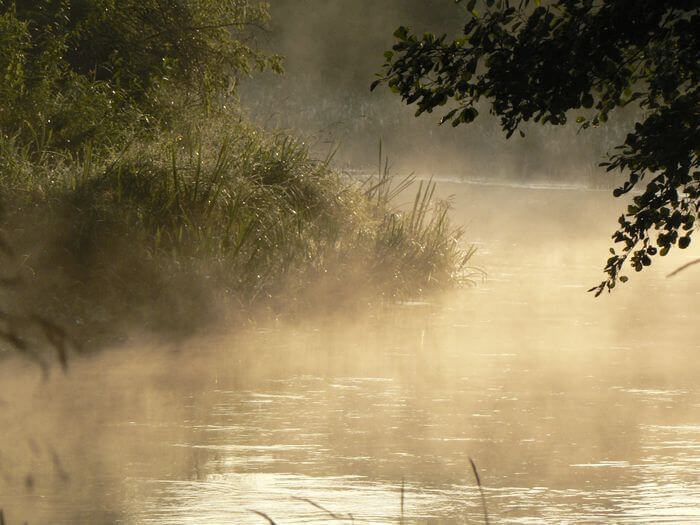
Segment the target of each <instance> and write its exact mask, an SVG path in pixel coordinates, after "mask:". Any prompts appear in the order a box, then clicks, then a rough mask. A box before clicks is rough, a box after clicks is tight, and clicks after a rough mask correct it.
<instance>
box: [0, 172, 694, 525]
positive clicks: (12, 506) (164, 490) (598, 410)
mask: <svg viewBox="0 0 700 525" xmlns="http://www.w3.org/2000/svg"><path fill="white" fill-rule="evenodd" d="M442 191H444V192H445V193H446V194H447V193H454V194H455V197H454V204H455V218H456V220H457V221H459V222H462V223H464V224H467V225H468V230H467V231H468V233H467V238H471V239H474V240H475V242H476V243H477V245H478V246H479V256H478V257H477V258H476V259H475V260H474V261H475V264H477V265H480V266H483V267H484V268H485V269H486V270H487V272H488V278H487V280H486V281H485V282H484V283H481V282H480V283H479V284H478V286H476V287H474V288H468V289H465V290H462V291H460V292H458V293H455V294H453V295H452V296H450V297H446V298H441V299H439V300H431V301H414V302H411V303H402V304H396V305H393V306H391V307H388V308H386V309H384V310H382V311H376V310H368V312H366V315H359V316H358V315H353V316H349V317H348V318H345V319H340V318H338V317H337V316H336V318H334V319H331V320H329V319H325V320H318V319H317V320H313V321H308V322H306V321H305V322H300V323H297V324H293V323H287V324H283V323H276V324H272V325H270V326H264V327H260V326H258V327H256V328H254V329H253V328H251V329H246V330H242V331H237V332H236V333H233V334H226V335H222V336H216V337H214V336H213V337H211V338H209V339H206V340H198V341H192V342H189V343H187V344H186V345H184V346H183V347H179V348H166V349H163V348H151V347H148V346H147V345H134V347H133V348H128V349H122V350H120V351H118V352H117V351H114V352H107V353H105V354H101V355H99V356H96V357H93V358H90V359H82V360H77V361H74V362H73V364H72V367H71V368H70V371H69V373H68V374H67V375H65V376H62V375H60V374H58V373H54V374H52V376H51V379H50V380H49V381H48V382H47V383H42V382H41V380H40V377H39V373H38V371H36V370H34V369H33V368H32V367H31V366H29V365H21V366H20V365H17V366H14V365H13V366H9V365H8V366H6V367H5V368H4V369H3V371H2V372H0V376H1V377H0V380H1V381H2V385H3V386H2V393H0V409H1V412H0V429H2V430H0V507H2V508H3V509H4V513H5V519H6V522H7V523H8V524H14V523H22V522H24V521H27V522H28V523H30V524H42V523H56V524H64V523H65V524H69V523H70V524H75V523H86V524H87V523H89V524H93V523H98V524H99V523H125V524H137V523H148V524H158V525H164V524H188V523H189V524H200V523H212V524H217V523H221V524H224V523H226V524H230V523H243V524H247V523H250V524H255V523H266V521H265V519H264V518H263V517H261V516H260V515H257V514H255V513H253V512H252V510H257V511H260V512H264V513H266V514H267V515H269V516H270V517H271V518H273V519H274V520H275V521H276V522H277V523H280V524H284V523H314V522H316V523H328V522H334V521H342V519H344V518H345V519H350V516H352V518H353V519H354V521H355V522H358V523H396V522H398V518H399V516H400V491H401V485H402V481H403V484H404V491H405V509H404V515H405V522H406V523H449V522H455V523H458V522H465V521H468V522H473V523H479V522H481V521H483V511H482V507H481V500H480V496H479V493H478V490H477V488H476V486H475V482H474V477H473V475H472V472H471V468H470V466H469V458H472V459H473V460H474V461H475V462H476V464H477V465H478V468H479V470H480V473H481V477H482V480H483V483H484V485H485V495H486V499H487V503H488V511H489V514H490V516H491V518H492V521H494V522H497V523H523V524H524V523H601V522H614V523H659V522H668V523H681V522H687V523H692V522H696V523H697V522H700V476H698V473H700V387H698V377H700V374H699V372H700V360H699V359H698V355H700V354H699V352H700V337H699V336H700V312H699V311H698V304H699V299H700V278H699V277H700V274H698V270H693V269H688V270H687V271H686V272H682V273H681V274H679V275H678V276H676V277H674V278H672V279H666V278H665V277H664V276H665V275H666V273H668V272H669V271H671V270H672V269H674V268H675V267H677V266H679V265H680V264H682V263H683V262H686V261H688V260H690V258H692V257H693V256H698V251H697V250H695V251H691V250H690V249H689V250H688V251H687V253H684V252H679V253H678V254H676V255H675V256H674V257H671V256H669V257H668V258H666V259H665V260H660V261H659V263H658V264H656V265H655V266H654V267H652V268H650V269H649V270H647V271H645V272H644V273H643V274H641V275H636V274H635V275H633V276H632V279H631V280H630V282H629V283H627V284H626V285H624V286H622V287H620V288H619V289H618V290H616V291H615V293H614V294H612V295H610V296H609V297H601V298H599V299H595V300H594V299H593V298H592V296H591V295H590V294H586V293H585V290H586V289H587V288H590V287H591V286H593V285H595V284H596V283H597V282H598V281H599V280H600V279H602V272H601V268H602V266H603V263H604V259H605V258H606V253H607V248H608V236H609V234H610V233H612V232H611V228H612V227H614V225H615V218H616V213H617V211H618V209H621V206H622V204H621V203H613V202H612V198H611V197H610V196H609V195H607V194H605V193H602V192H588V191H582V190H577V189H571V188H568V189H561V188H547V187H543V186H538V187H536V188H527V187H522V186H521V187H508V186H499V187H496V186H489V185H484V184H478V185H474V184H443V188H442ZM309 500H310V501H311V502H313V503H315V504H316V505H318V506H320V507H323V508H325V509H328V511H324V510H322V509H321V508H319V507H317V506H314V505H313V504H312V503H311V502H310V501H309ZM330 513H333V514H334V515H336V517H337V518H338V520H334V519H333V518H332V517H331V515H330Z"/></svg>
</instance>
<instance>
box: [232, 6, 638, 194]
mask: <svg viewBox="0 0 700 525" xmlns="http://www.w3.org/2000/svg"><path fill="white" fill-rule="evenodd" d="M270 5H271V14H272V22H271V28H270V29H271V30H270V32H269V33H267V34H266V35H264V36H263V37H262V39H261V41H262V42H264V43H265V45H266V46H268V47H269V49H275V50H278V51H279V52H280V53H282V54H283V55H284V56H285V63H284V67H285V75H284V77H274V76H272V75H265V76H264V77H263V79H262V80H263V81H262V82H261V81H260V80H256V81H255V82H248V83H244V84H243V86H242V90H241V98H242V101H243V106H244V108H247V109H248V111H249V112H250V114H251V116H252V118H253V119H255V120H256V122H259V123H261V124H262V125H264V126H269V127H271V128H288V129H293V130H296V131H297V132H298V133H301V134H302V135H304V136H305V137H306V138H307V139H308V140H309V141H310V142H311V143H312V144H313V145H314V146H315V148H316V149H317V150H318V151H325V150H328V149H330V148H332V146H333V145H334V144H339V145H340V149H339V151H338V153H337V154H336V161H337V162H338V165H340V166H342V167H345V168H350V169H360V168H361V169H365V170H367V169H372V168H373V167H374V166H376V163H377V160H376V158H377V144H378V141H379V139H381V140H382V141H383V144H384V145H385V149H386V150H387V152H388V154H389V156H390V158H391V161H392V163H393V164H394V166H395V168H396V169H398V170H399V171H416V172H417V173H419V174H421V175H433V176H436V177H450V178H468V179H472V180H491V181H504V180H517V181H518V182H519V183H527V182H536V183H542V182H554V183H563V184H576V185H581V186H584V187H610V188H612V187H614V185H615V181H614V180H613V176H612V175H607V176H606V175H605V174H604V173H602V170H600V169H598V167H597V164H598V163H599V162H601V160H602V157H603V154H604V153H605V152H606V151H608V150H609V149H610V148H611V147H613V146H614V145H615V144H617V143H619V139H620V137H624V133H626V132H627V129H626V128H627V127H628V124H629V122H628V119H624V118H622V119H618V120H616V124H614V125H610V126H606V127H602V128H600V129H594V130H588V131H586V132H582V133H577V126H576V125H575V124H574V123H573V120H574V119H575V115H573V116H572V119H571V120H572V122H571V123H570V124H569V125H568V126H562V127H552V126H541V125H537V124H532V125H530V126H529V128H525V129H526V131H527V135H526V137H525V138H521V137H519V136H516V137H513V138H512V139H510V140H506V139H505V137H504V135H503V132H502V131H501V129H500V127H499V125H498V121H497V120H496V119H495V118H493V117H491V116H490V115H488V114H487V113H488V110H487V108H484V110H483V111H482V112H481V113H482V116H481V117H480V118H479V119H477V121H476V122H474V123H472V124H471V125H469V126H464V127H461V128H458V129H453V128H452V127H451V126H450V125H449V124H446V125H445V126H438V122H439V120H440V117H441V116H442V115H441V114H438V113H432V114H426V115H423V116H421V117H420V118H417V119H416V118H414V116H413V114H414V112H415V108H412V107H406V106H405V105H404V104H403V103H402V102H401V100H400V99H399V97H398V96H396V95H395V94H393V93H391V92H389V90H387V89H386V88H379V89H378V90H376V91H374V92H370V91H369V85H370V83H371V82H372V81H373V80H374V79H375V78H376V77H375V74H376V73H378V72H380V71H381V66H382V63H383V61H384V60H383V53H384V51H386V50H388V49H390V48H391V46H392V44H393V40H394V39H393V36H392V33H393V31H394V30H395V29H396V27H398V26H399V25H405V26H409V27H411V28H412V29H414V30H416V31H417V32H424V31H425V32H432V33H435V34H443V33H447V34H448V35H451V36H452V35H455V34H458V33H459V32H460V30H461V28H462V27H463V25H464V23H465V21H466V20H467V19H468V17H467V14H466V12H465V11H464V9H465V8H464V5H462V4H455V2H452V1H449V0H427V1H426V0H385V1H382V2H373V1H371V0H357V1H353V2H343V1H341V0H272V1H271V2H270Z"/></svg>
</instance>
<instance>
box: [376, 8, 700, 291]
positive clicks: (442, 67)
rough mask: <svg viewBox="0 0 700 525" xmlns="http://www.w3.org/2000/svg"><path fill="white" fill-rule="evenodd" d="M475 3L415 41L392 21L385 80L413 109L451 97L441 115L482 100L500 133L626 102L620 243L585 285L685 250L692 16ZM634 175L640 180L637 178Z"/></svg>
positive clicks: (602, 112)
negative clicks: (628, 198)
mask: <svg viewBox="0 0 700 525" xmlns="http://www.w3.org/2000/svg"><path fill="white" fill-rule="evenodd" d="M476 4H477V3H476V2H473V1H472V2H469V5H468V6H467V8H468V10H469V11H470V12H471V14H470V15H469V18H468V20H467V21H466V24H465V26H464V30H463V34H462V35H461V36H460V37H459V38H456V39H454V40H448V39H447V36H446V35H443V36H441V37H436V36H434V35H432V34H426V35H423V36H422V37H418V36H416V35H413V34H411V33H410V31H409V30H408V28H405V27H399V28H398V29H397V30H396V31H395V32H394V36H395V37H396V39H397V42H396V44H395V45H394V46H393V50H392V51H390V52H387V54H386V55H385V58H386V60H387V62H386V63H385V65H384V74H383V75H381V76H380V78H379V80H377V81H375V82H374V83H373V84H372V89H374V88H375V87H376V86H377V85H378V84H380V83H386V84H387V85H388V86H389V87H390V88H391V90H392V91H394V92H396V93H398V94H400V95H401V97H402V98H403V100H404V101H405V102H406V103H407V104H413V103H415V104H417V106H418V109H417V111H416V115H420V114H421V113H423V112H432V111H433V110H434V109H436V108H438V107H441V106H444V105H446V104H447V103H448V102H449V101H452V103H453V104H454V107H453V108H451V109H449V110H448V111H447V112H446V113H445V115H444V116H443V118H442V122H447V121H450V122H451V123H452V125H453V126H457V125H459V124H462V123H469V122H472V121H473V120H474V119H475V118H476V117H477V116H478V110H477V105H478V103H479V102H480V101H481V100H482V99H485V100H487V101H488V102H489V103H490V105H491V113H493V114H494V115H497V116H498V117H500V121H501V127H502V128H503V130H504V131H505V132H506V135H507V136H508V137H510V136H511V135H513V133H515V131H519V132H520V134H523V131H522V130H521V129H520V128H521V125H522V123H523V122H527V121H534V122H541V123H542V124H550V125H562V124H565V123H567V122H568V120H569V119H570V118H571V117H572V116H575V117H576V122H577V123H578V124H579V125H580V128H581V129H587V128H589V127H591V126H599V125H601V124H603V123H605V122H607V121H608V118H609V116H610V115H611V113H612V112H613V110H614V109H615V108H619V107H624V106H627V105H629V104H633V105H636V106H637V108H638V109H639V114H640V115H641V118H640V120H639V121H638V122H636V123H635V125H634V129H633V130H631V131H630V133H629V134H628V135H627V137H626V140H625V142H624V144H622V145H620V146H618V147H617V148H616V153H614V154H611V155H610V156H609V158H608V162H605V163H603V164H602V165H603V166H606V167H607V170H608V171H612V170H616V169H619V170H620V171H625V172H626V173H627V181H626V182H625V183H624V184H623V185H622V186H621V187H620V188H618V189H616V190H615V192H614V195H615V196H616V197H617V196H620V195H623V194H625V193H628V192H630V191H632V190H634V191H635V192H636V191H640V192H641V193H640V194H639V195H636V196H634V198H633V205H631V206H630V207H629V208H628V210H627V213H626V214H624V215H623V216H621V217H620V220H619V224H620V227H619V229H618V230H617V231H616V232H615V234H614V235H613V239H614V241H615V242H617V243H621V244H622V247H621V249H620V253H616V252H614V251H613V254H612V257H610V258H609V259H608V262H607V265H606V267H605V271H606V273H607V278H606V280H605V281H603V282H602V283H601V284H600V285H599V286H596V287H595V288H593V289H592V290H591V291H595V292H596V295H599V294H600V293H601V292H602V291H603V290H605V289H606V288H607V289H608V290H611V289H612V288H613V287H614V286H615V283H616V282H617V280H618V278H619V279H620V280H621V281H623V282H624V280H623V279H621V275H620V272H621V270H622V268H623V265H624V264H625V262H626V261H627V260H628V259H629V263H630V265H631V266H632V267H633V268H634V269H635V270H637V271H639V270H641V269H642V268H643V267H644V266H648V265H649V264H651V257H653V256H654V255H655V254H657V253H660V254H661V255H665V254H666V253H668V251H669V249H670V248H671V247H672V246H674V245H678V247H679V248H686V247H687V246H688V245H689V244H690V240H691V235H692V233H693V232H694V231H695V229H696V226H695V224H696V219H697V217H698V213H699V211H698V209H699V207H700V169H699V168H700V163H699V161H698V151H700V90H699V88H698V85H699V82H698V80H699V78H698V77H699V76H700V63H699V62H698V56H700V42H699V41H698V38H699V37H698V35H700V12H699V9H698V7H697V4H696V3H695V2H691V1H688V0H676V1H670V2H655V1H651V0H649V1H632V0H630V1H623V2H618V1H605V2H602V3H599V4H594V3H593V2H591V1H589V0H557V1H554V2H551V3H548V4H546V5H540V3H539V2H534V5H532V4H533V2H530V1H528V0H524V1H522V2H520V4H519V7H518V8H515V7H512V6H511V5H510V2H508V1H503V0H500V1H494V0H488V1H486V2H485V5H484V6H480V7H479V10H480V11H481V7H484V8H485V9H483V11H484V12H483V13H482V12H477V11H476V7H477V5H476ZM642 181H644V182H645V183H646V186H642Z"/></svg>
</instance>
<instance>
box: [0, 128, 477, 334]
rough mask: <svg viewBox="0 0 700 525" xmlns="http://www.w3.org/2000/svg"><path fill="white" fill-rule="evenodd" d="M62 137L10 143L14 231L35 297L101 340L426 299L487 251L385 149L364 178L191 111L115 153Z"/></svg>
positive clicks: (3, 179)
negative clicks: (235, 315)
mask: <svg viewBox="0 0 700 525" xmlns="http://www.w3.org/2000/svg"><path fill="white" fill-rule="evenodd" d="M48 143H49V142H47V139H46V138H45V137H43V136H42V135H41V134H40V133H38V134H37V135H36V137H35V139H34V140H33V142H32V143H31V144H26V143H21V141H19V140H18V139H17V138H16V137H0V151H1V152H2V153H3V157H2V160H0V195H1V196H2V197H3V210H4V212H5V213H4V215H5V221H4V230H5V233H6V235H7V237H8V242H10V243H12V244H13V245H16V246H17V247H18V249H19V251H21V252H22V253H26V254H29V257H28V258H27V260H26V261H25V262H26V263H27V264H26V265H25V266H27V265H28V266H30V267H31V270H32V271H31V276H29V277H28V279H27V280H28V282H29V283H30V286H29V288H30V289H32V290H33V291H31V292H28V293H25V294H24V298H23V299H27V298H28V299H29V300H30V302H32V304H33V306H34V307H36V308H38V310H39V311H40V312H41V314H42V317H43V318H48V319H55V320H56V321H57V323H58V324H61V322H65V321H68V322H69V324H72V325H75V319H80V320H81V327H83V331H84V332H85V334H86V337H88V338H91V340H93V341H96V340H97V339H99V337H101V335H100V334H114V333H116V332H117V331H118V330H120V329H122V328H123V327H124V326H125V325H129V324H130V323H134V322H136V323H143V320H144V319H148V326H147V327H146V329H147V330H150V331H153V332H163V333H169V332H172V331H174V330H184V331H192V330H196V329H198V327H200V326H206V321H207V319H208V318H209V317H216V315H218V313H219V312H218V309H219V308H222V309H226V310H228V311H231V310H236V311H240V312H249V311H253V310H258V309H260V308H262V309H272V310H274V311H281V310H284V309H285V308H286V306H285V305H289V304H293V305H295V308H297V309H298V308H299V307H308V308H317V307H318V304H319V303H327V304H333V305H334V306H336V307H337V306H338V305H340V304H342V303H343V301H345V300H350V299H352V298H353V297H355V298H357V297H358V294H359V295H364V296H374V297H383V298H386V299H390V300H393V299H394V298H406V297H415V296H417V295H421V294H425V293H428V292H430V291H431V290H440V289H445V288H449V287H451V286H454V285H457V284H460V282H462V281H463V280H464V277H465V275H466V274H465V271H464V270H465V268H466V263H467V261H468V260H469V259H470V258H471V256H472V255H473V249H469V248H467V249H465V248H464V247H463V245H462V243H461V239H462V236H463V233H464V232H463V231H462V230H461V229H460V228H456V227H454V226H453V225H452V224H451V223H450V220H449V208H450V203H449V202H448V201H443V200H439V199H437V198H436V196H435V195H436V189H435V183H434V182H433V181H417V180H416V178H415V176H414V175H409V176H406V177H396V176H394V175H393V174H392V173H391V170H390V165H389V161H388V160H387V158H386V157H385V156H384V155H383V152H382V150H381V146H380V168H379V169H378V172H377V174H376V175H375V176H372V177H369V178H368V179H366V180H363V181H358V180H354V179H351V178H348V177H347V176H344V175H343V174H341V173H339V172H337V171H335V170H334V169H333V167H332V164H331V158H326V159H322V160H319V159H316V158H314V156H313V155H312V154H311V152H310V151H309V148H308V146H307V145H306V144H305V143H304V142H302V141H301V140H298V139H295V138H294V137H291V136H289V135H287V134H283V133H278V134H269V133H263V132H261V131H260V130H259V129H257V128H256V127H254V126H252V125H250V124H248V123H246V122H244V121H242V120H241V119H237V118H232V117H227V118H224V117H222V116H219V117H217V118H206V119H204V120H202V119H200V120H199V121H198V120H197V118H196V116H187V117H186V118H183V119H182V121H181V122H179V123H176V124H173V127H172V129H171V130H169V131H167V132H165V131H164V132H159V133H156V134H155V135H153V134H150V135H134V137H132V139H131V140H130V141H128V142H127V143H126V145H125V146H123V147H121V148H120V149H118V150H114V151H109V152H108V153H105V151H104V150H103V149H102V150H99V151H97V150H94V149H93V148H92V146H91V143H90V142H87V143H85V144H84V145H83V146H82V147H81V148H80V149H79V150H78V151H76V152H74V153H67V152H66V151H63V152H52V151H45V150H43V149H42V148H45V147H47V146H46V144H48ZM415 185H417V186H418V187H417V190H416V192H415V195H414V197H413V199H412V202H413V206H412V208H410V209H402V208H401V207H400V206H399V205H398V204H397V200H398V196H399V195H404V194H405V193H406V192H407V191H410V189H411V187H413V186H415ZM97 297H100V299H99V302H96V301H98V300H97V299H96V298H97ZM232 305H234V306H235V307H234V308H231V306H232ZM307 305H308V306H307ZM96 311H100V312H102V314H101V315H100V319H95V317H96V316H95V312H96ZM193 313H194V314H196V315H193ZM244 315H247V314H244ZM96 334H97V335H96Z"/></svg>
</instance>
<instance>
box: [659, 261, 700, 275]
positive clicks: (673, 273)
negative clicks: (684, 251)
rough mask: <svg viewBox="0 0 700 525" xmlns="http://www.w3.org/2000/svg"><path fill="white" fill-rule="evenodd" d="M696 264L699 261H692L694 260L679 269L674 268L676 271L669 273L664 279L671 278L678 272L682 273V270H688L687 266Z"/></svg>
mask: <svg viewBox="0 0 700 525" xmlns="http://www.w3.org/2000/svg"><path fill="white" fill-rule="evenodd" d="M698 263H700V259H694V260H692V261H690V262H689V263H685V264H684V265H683V266H681V267H679V268H676V269H675V270H673V271H672V272H671V273H669V274H668V275H667V276H666V277H667V278H668V277H673V276H674V275H676V274H677V273H678V272H682V271H683V270H685V269H686V268H688V267H689V266H693V265H694V264H698Z"/></svg>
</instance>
